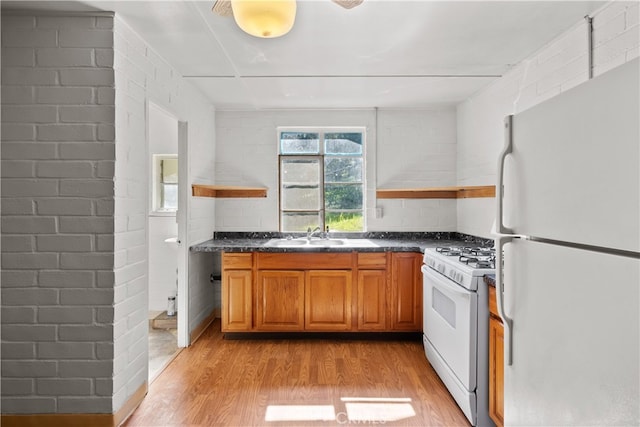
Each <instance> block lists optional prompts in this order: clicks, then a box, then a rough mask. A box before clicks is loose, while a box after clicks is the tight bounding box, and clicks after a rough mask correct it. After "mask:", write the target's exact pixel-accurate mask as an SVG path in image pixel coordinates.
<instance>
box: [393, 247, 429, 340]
mask: <svg viewBox="0 0 640 427" xmlns="http://www.w3.org/2000/svg"><path fill="white" fill-rule="evenodd" d="M421 264H422V257H421V255H420V254H419V253H413V252H395V253H393V254H392V255H391V289H392V292H391V304H392V307H391V329H392V330H394V331H421V330H422V281H421V273H420V266H421Z"/></svg>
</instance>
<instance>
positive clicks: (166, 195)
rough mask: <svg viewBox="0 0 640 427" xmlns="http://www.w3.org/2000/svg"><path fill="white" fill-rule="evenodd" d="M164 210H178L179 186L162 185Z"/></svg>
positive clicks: (162, 205)
mask: <svg viewBox="0 0 640 427" xmlns="http://www.w3.org/2000/svg"><path fill="white" fill-rule="evenodd" d="M160 207H161V208H162V209H174V210H175V209H178V186H177V185H176V184H162V203H161V205H160Z"/></svg>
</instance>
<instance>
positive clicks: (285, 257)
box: [257, 252, 351, 270]
mask: <svg viewBox="0 0 640 427" xmlns="http://www.w3.org/2000/svg"><path fill="white" fill-rule="evenodd" d="M257 256H258V270H274V269H275V270H281V269H282V270H310V269H323V270H340V269H351V253H344V252H329V253H294V252H289V253H271V252H261V253H258V254H257Z"/></svg>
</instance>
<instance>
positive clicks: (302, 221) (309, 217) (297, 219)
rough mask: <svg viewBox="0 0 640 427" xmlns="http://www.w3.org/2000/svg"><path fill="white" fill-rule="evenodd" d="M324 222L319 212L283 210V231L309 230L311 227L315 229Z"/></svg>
mask: <svg viewBox="0 0 640 427" xmlns="http://www.w3.org/2000/svg"><path fill="white" fill-rule="evenodd" d="M320 224H322V219H321V218H320V213H319V212H295V213H294V212H283V213H282V231H289V232H292V231H307V228H309V227H311V229H312V230H313V229H314V228H316V227H317V226H318V225H320Z"/></svg>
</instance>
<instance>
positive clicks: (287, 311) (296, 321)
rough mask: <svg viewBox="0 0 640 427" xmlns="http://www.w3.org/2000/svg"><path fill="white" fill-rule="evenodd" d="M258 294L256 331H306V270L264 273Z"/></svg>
mask: <svg viewBox="0 0 640 427" xmlns="http://www.w3.org/2000/svg"><path fill="white" fill-rule="evenodd" d="M256 294H257V296H256V329H258V330H262V331H302V330H303V329H304V272H303V271H281V270H260V271H258V280H257V292H256Z"/></svg>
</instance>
